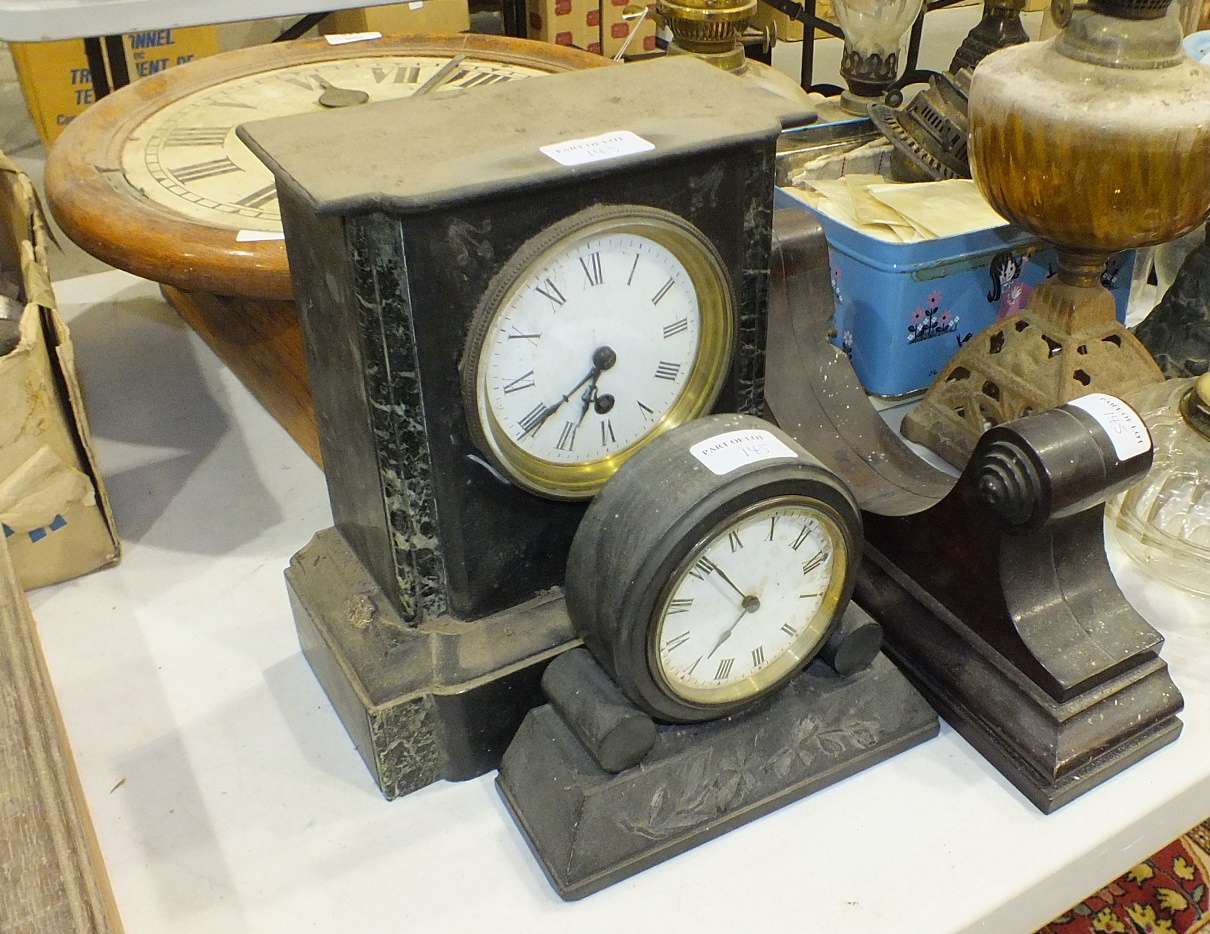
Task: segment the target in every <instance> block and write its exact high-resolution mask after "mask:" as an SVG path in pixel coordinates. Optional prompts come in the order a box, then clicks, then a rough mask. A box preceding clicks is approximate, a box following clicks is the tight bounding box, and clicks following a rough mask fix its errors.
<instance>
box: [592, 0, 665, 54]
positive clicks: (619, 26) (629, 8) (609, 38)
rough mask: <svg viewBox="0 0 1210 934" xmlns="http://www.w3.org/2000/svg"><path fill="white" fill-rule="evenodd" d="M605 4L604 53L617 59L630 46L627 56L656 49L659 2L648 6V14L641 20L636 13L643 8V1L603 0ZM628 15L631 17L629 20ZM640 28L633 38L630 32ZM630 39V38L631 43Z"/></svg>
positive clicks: (602, 37) (603, 25)
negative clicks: (656, 12)
mask: <svg viewBox="0 0 1210 934" xmlns="http://www.w3.org/2000/svg"><path fill="white" fill-rule="evenodd" d="M600 3H601V54H602V55H605V56H607V57H609V58H613V57H614V56H616V55H617V54H618V52H620V51H621V50H622V48H623V47H625V49H626V53H625V54H626V55H627V56H630V55H642V54H643V53H651V52H654V51H655V50H656V46H655V4H652V5H651V6H650V7H648V10H647V15H646V16H645V17H643V19H642V21H641V22H640V21H639V20H638V19H637V18H635V16H636V14H639V13H641V12H642V11H643V6H642V4H640V3H635V2H634V0H600ZM627 17H631V18H630V19H627ZM636 23H637V24H638V31H637V32H636V33H635V36H634V38H633V39H631V38H630V34H631V33H632V32H635V24H636ZM627 39H629V40H630V42H629V45H628V44H627Z"/></svg>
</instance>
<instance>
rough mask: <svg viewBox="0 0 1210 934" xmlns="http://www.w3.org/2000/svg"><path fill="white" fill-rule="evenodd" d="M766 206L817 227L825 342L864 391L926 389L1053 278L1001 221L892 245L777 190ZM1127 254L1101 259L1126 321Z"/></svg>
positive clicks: (1034, 241) (1048, 259)
mask: <svg viewBox="0 0 1210 934" xmlns="http://www.w3.org/2000/svg"><path fill="white" fill-rule="evenodd" d="M774 206H775V207H788V208H801V209H803V210H807V211H811V213H812V214H814V215H815V216H816V217H817V218H819V222H820V223H821V224H822V225H823V230H824V235H825V236H826V237H827V240H828V250H829V253H830V256H831V265H832V294H833V296H834V298H835V301H836V313H835V318H834V321H835V327H836V336H835V338H834V339H833V343H834V344H836V345H837V346H838V347H840V348H841V349H842V350H844V351H845V352H846V353H847V354H848V355H849V356H850V358H851V359H852V361H853V369H854V370H855V371H856V372H857V377H858V379H860V380H861V384H862V385H863V386H864V387H865V389H866V391H867V392H869V393H872V394H874V395H877V396H887V397H895V396H903V395H908V394H910V393H913V392H918V391H920V390H923V389H927V388H928V387H929V385H930V384H931V383H932V382H933V380H934V379H935V378H936V377H937V375H938V374H939V373H940V372H941V370H942V368H943V367H944V366H945V365H946V363H948V362H949V359H950V357H952V356H953V355H954V352H955V351H956V350H957V349H958V348H959V347H961V346H962V344H964V343H965V342H966V341H967V340H969V339H970V338H971V337H972V336H974V335H975V334H978V333H979V332H980V331H982V330H983V329H984V328H986V327H988V326H989V325H991V324H992V323H993V322H995V321H996V320H997V319H998V318H1001V317H1005V316H1007V315H1010V314H1013V313H1014V312H1017V311H1020V310H1021V308H1022V307H1024V305H1025V302H1026V300H1027V299H1028V298H1029V295H1030V293H1031V292H1032V291H1033V289H1034V287H1035V286H1036V285H1037V284H1038V283H1039V282H1041V281H1042V280H1043V279H1045V278H1046V277H1048V276H1050V275H1053V274H1054V272H1055V271H1056V269H1057V267H1056V264H1055V254H1054V249H1053V248H1052V247H1050V246H1048V245H1047V244H1046V243H1045V241H1042V240H1039V239H1038V238H1036V237H1034V236H1032V235H1030V234H1028V233H1026V232H1025V231H1023V230H1021V229H1020V228H1018V227H1013V226H1012V225H1010V224H1006V225H1004V226H1003V227H996V228H992V229H990V230H979V231H975V232H973V233H969V234H962V235H960V236H957V237H942V238H939V239H936V240H925V241H922V242H920V243H891V242H889V241H886V240H880V239H878V238H877V237H871V236H869V235H867V234H864V233H861V232H860V231H858V230H855V229H853V228H852V227H849V226H848V225H846V224H842V223H840V222H839V221H836V220H834V219H832V218H831V217H828V216H827V215H826V214H823V213H821V212H819V211H817V210H815V209H814V208H812V207H810V206H809V205H807V204H804V203H803V202H802V201H800V200H799V199H798V198H796V197H795V196H794V195H793V194H792V193H791V192H790V191H789V190H786V189H782V188H779V189H777V191H776V193H775V196H774ZM1134 257H1135V254H1134V251H1133V250H1129V251H1126V252H1124V253H1119V254H1117V256H1115V257H1113V258H1111V259H1110V261H1109V263H1108V264H1107V267H1106V271H1105V273H1104V274H1103V275H1102V277H1101V281H1102V282H1104V283H1105V285H1106V286H1107V287H1108V288H1110V289H1111V291H1112V292H1113V295H1114V299H1115V300H1116V301H1117V311H1118V319H1119V320H1121V321H1125V320H1126V306H1127V303H1128V300H1129V297H1130V277H1131V274H1132V273H1133V270H1134Z"/></svg>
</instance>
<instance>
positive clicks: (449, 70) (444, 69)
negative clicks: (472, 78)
mask: <svg viewBox="0 0 1210 934" xmlns="http://www.w3.org/2000/svg"><path fill="white" fill-rule="evenodd" d="M465 60H466V53H465V52H460V53H459V54H457V55H455V56H454V57H453V58H451V59H450V60H449V61H448V62H446V63H445V64H444V65H442V66H441V67H440V68H439V69H437V71H436V72H435V73H434V74H433V77H431V78H429V80H428V81H426V82H424V84H422V85H420V87H418V88H417V89H416V90H415V91H413V92H412V97H419V96H420V95H421V94H428V93H429V91H432V90H434V89H435V88H439V87H441V85H443V84H445V79H446V78H448V77H449V76H450V75H451V74H453V72H454V69H455V68H457V67H458V66H459V65H461V64H462V63H463V62H464V61H465ZM572 392H575V390H574V389H573V390H572Z"/></svg>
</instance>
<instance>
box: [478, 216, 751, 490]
mask: <svg viewBox="0 0 1210 934" xmlns="http://www.w3.org/2000/svg"><path fill="white" fill-rule="evenodd" d="M731 294H732V293H731V289H730V286H729V284H728V282H727V277H726V273H725V272H724V271H723V268H722V263H721V260H719V258H718V254H717V252H716V251H715V249H714V247H713V246H712V245H711V244H710V243H709V241H707V240H706V239H705V238H704V237H703V236H702V234H701V233H700V232H698V231H697V230H696V229H695V228H693V227H692V226H691V225H689V224H687V223H686V222H685V221H683V220H681V219H680V218H678V217H676V216H675V215H672V214H668V213H667V212H664V211H658V210H655V209H653V208H644V207H635V206H624V205H619V206H609V207H593V208H588V209H586V210H584V211H582V212H580V213H578V214H575V215H572V216H571V217H570V218H567V219H566V220H564V221H561V222H559V223H557V224H554V225H552V226H551V227H549V228H547V229H546V230H545V231H543V232H542V233H541V234H539V235H537V236H535V237H534V238H533V239H532V240H531V241H528V242H527V243H526V244H525V245H524V246H522V248H521V249H520V250H518V251H517V253H516V254H515V255H514V256H513V258H512V259H511V260H510V261H509V263H508V264H506V266H505V268H504V269H503V270H502V272H501V274H500V276H498V277H497V278H496V279H495V280H493V283H492V285H491V286H490V287H489V289H488V290H487V292H486V293H485V296H484V299H483V301H482V302H481V304H480V308H479V309H478V310H477V312H476V319H475V322H474V323H473V324H472V327H471V333H470V335H469V337H468V342H467V354H466V361H467V362H466V363H464V369H463V393H464V398H465V400H466V403H467V406H468V411H469V414H470V418H471V423H472V425H471V427H472V430H473V432H474V433H475V436H476V440H477V442H479V443H480V446H481V448H482V449H483V450H484V451H485V453H487V454H488V455H489V457H490V458H491V459H492V460H493V461H494V462H495V464H496V466H498V467H500V468H502V469H503V471H504V472H505V473H507V474H508V475H509V476H510V477H511V478H512V479H513V480H515V481H517V482H519V483H521V484H522V485H523V486H525V487H527V488H529V489H531V490H533V491H534V492H537V493H542V494H544V495H548V496H553V497H556V498H565V499H582V498H585V497H587V496H591V495H592V494H594V493H595V492H596V491H597V490H598V489H600V487H601V485H602V484H603V483H604V482H605V480H607V479H608V478H609V477H610V476H612V475H613V473H614V472H615V471H616V470H617V468H618V467H619V466H620V465H621V464H622V462H623V461H625V460H626V459H627V458H628V457H630V456H631V455H632V454H633V453H634V452H635V451H637V450H638V449H639V448H640V447H641V446H642V445H644V444H646V443H647V442H649V441H650V440H652V439H653V438H655V437H656V436H657V435H659V434H661V433H663V432H664V431H667V430H668V429H669V428H672V427H675V426H676V425H679V424H681V423H682V422H685V421H687V420H689V419H692V418H696V417H698V416H699V415H702V414H704V413H705V412H707V411H709V409H710V406H711V405H713V404H714V400H715V399H716V398H717V396H718V393H719V390H720V388H721V386H722V384H723V382H724V380H725V379H726V376H727V373H728V370H729V367H730V362H731V351H732V347H733V345H734V341H735V323H734V312H733V308H734V306H733V304H732V298H731Z"/></svg>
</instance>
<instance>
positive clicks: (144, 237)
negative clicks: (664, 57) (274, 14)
mask: <svg viewBox="0 0 1210 934" xmlns="http://www.w3.org/2000/svg"><path fill="white" fill-rule="evenodd" d="M460 56H462V58H461V59H460V61H459V62H458V63H457V64H456V65H455V66H454V68H453V69H452V70H450V71H447V72H446V73H445V74H444V75H443V80H442V82H441V84H440V86H441V87H443V88H473V87H479V86H487V85H491V84H495V83H499V82H503V81H511V80H515V79H518V78H527V77H532V76H535V75H546V74H553V73H556V72H562V71H569V70H572V69H579V68H591V67H598V66H601V65H604V64H608V63H607V61H606V60H605V59H602V58H601V57H600V56H597V55H591V54H589V53H587V52H579V51H578V50H575V49H565V48H562V47H559V46H553V45H550V44H547V43H539V42H529V41H526V40H522V39H507V38H502V37H497V36H480V35H473V34H465V35H457V36H423V35H417V36H398V37H393V38H392V37H388V38H382V39H371V40H366V41H363V42H352V43H347V44H337V45H333V44H330V43H329V42H327V41H325V40H305V41H297V42H283V43H270V44H267V45H259V46H254V47H251V48H246V49H238V50H235V51H232V52H224V53H222V54H220V55H215V56H211V57H209V58H205V59H200V60H198V61H196V62H190V63H188V64H185V65H181V66H178V67H177V68H173V69H170V70H169V71H166V72H163V73H161V74H157V75H151V76H148V77H147V78H144V79H142V80H140V81H136V82H135V83H134V84H131V85H128V86H127V87H125V88H122V89H121V90H119V91H117V92H115V93H113V94H111V95H109V96H107V97H105V98H103V99H102V100H100V101H98V102H97V103H96V104H94V105H93V106H92V107H90V108H89V109H88V110H87V111H85V112H84V113H83V114H82V115H81V116H79V117H78V118H76V120H74V121H73V122H72V124H71V125H70V126H69V127H68V128H67V130H66V131H65V132H64V134H63V136H62V138H61V139H62V141H61V142H59V143H57V144H56V145H55V146H54V147H53V149H52V151H51V153H50V155H49V157H48V159H47V165H46V192H47V200H48V202H49V204H50V208H51V211H52V212H53V213H54V216H55V219H56V220H57V221H58V222H59V224H60V225H61V226H62V227H63V229H64V231H65V232H66V233H67V235H68V236H70V237H71V238H72V240H74V241H75V242H76V243H78V244H79V245H80V246H81V247H82V248H83V249H85V250H87V251H88V252H89V253H91V254H92V255H94V256H96V257H97V258H99V259H101V260H104V261H105V262H107V263H109V264H110V265H113V266H116V267H118V268H119V269H124V270H126V271H127V272H132V273H134V274H135V275H139V276H143V277H144V278H147V279H151V280H152V281H154V282H162V283H167V284H169V285H172V286H175V287H176V288H179V289H185V290H189V291H204V292H212V293H216V294H219V295H239V296H245V297H250V298H266V299H288V298H290V297H291V294H292V287H291V284H290V271H289V267H288V265H287V262H286V252H285V248H284V246H283V245H282V243H281V242H280V241H278V240H273V239H260V240H257V239H252V238H246V239H244V240H240V239H239V233H240V231H250V232H252V233H253V234H274V233H280V232H281V216H280V212H279V210H278V206H277V198H276V192H275V189H274V185H273V175H272V173H271V172H270V171H269V170H268V169H266V168H265V166H264V165H263V164H262V163H261V162H260V160H258V159H257V158H256V157H255V156H253V155H252V154H251V153H250V152H249V151H248V150H247V148H246V147H245V146H244V145H243V143H241V142H240V141H239V139H238V138H237V137H236V134H235V127H236V126H237V125H239V124H241V123H247V122H249V121H251V120H257V119H263V118H267V117H279V116H286V115H289V114H297V113H306V112H316V111H322V110H325V109H328V108H329V107H331V106H333V105H336V106H347V105H349V104H354V103H357V102H358V101H360V100H362V99H364V100H367V101H371V102H372V101H382V100H391V99H395V98H400V97H407V96H410V95H411V94H413V93H415V92H416V91H417V90H419V89H421V88H424V87H425V85H426V84H427V83H428V82H430V81H431V80H432V79H433V78H434V76H435V75H437V73H438V72H439V71H441V69H442V68H443V67H445V66H448V65H449V64H450V63H451V61H453V60H454V59H455V58H457V57H460Z"/></svg>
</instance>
